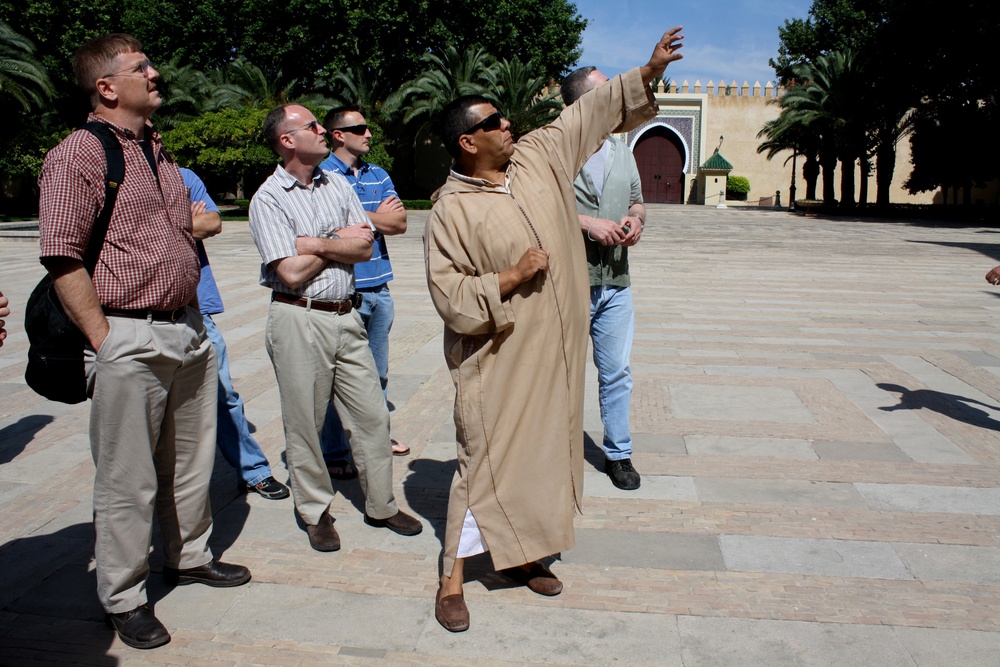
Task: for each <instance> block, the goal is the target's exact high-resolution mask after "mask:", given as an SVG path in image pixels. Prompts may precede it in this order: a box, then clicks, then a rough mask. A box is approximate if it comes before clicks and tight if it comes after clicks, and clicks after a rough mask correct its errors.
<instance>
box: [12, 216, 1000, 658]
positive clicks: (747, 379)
mask: <svg viewBox="0 0 1000 667" xmlns="http://www.w3.org/2000/svg"><path fill="white" fill-rule="evenodd" d="M425 220H426V213H422V212H414V213H411V216H410V231H409V232H408V233H407V234H406V236H404V237H402V238H394V239H391V241H390V246H391V253H392V256H393V264H394V268H395V272H396V280H395V281H394V282H393V284H392V291H393V295H394V297H395V299H396V315H397V320H396V324H395V326H394V328H393V331H392V343H391V349H392V354H391V381H390V389H389V395H390V399H391V401H392V403H393V405H394V412H393V425H394V434H395V435H396V437H398V438H399V439H400V440H403V441H405V442H407V443H408V444H410V446H411V447H412V449H413V454H412V455H411V456H410V457H408V458H405V459H402V458H397V459H396V461H395V463H396V481H397V496H398V498H399V500H400V503H401V504H402V505H403V506H404V507H408V508H410V509H411V510H412V511H413V512H414V513H416V514H417V515H418V516H420V517H421V519H422V520H423V521H424V522H425V524H426V525H427V530H425V532H424V534H422V535H421V536H420V537H418V538H410V539H407V538H401V537H399V536H396V535H393V534H391V533H387V532H386V531H379V530H376V529H372V528H369V527H367V526H365V525H364V524H363V522H362V521H361V516H360V511H359V509H358V503H359V497H360V493H359V489H358V487H357V486H356V484H354V483H342V484H340V485H339V486H338V490H339V491H340V492H341V494H340V495H338V498H337V502H336V504H335V507H334V512H335V514H336V516H337V517H338V523H337V526H338V529H339V530H340V533H341V536H342V538H343V541H344V549H343V550H341V551H340V552H337V553H335V554H320V553H317V552H314V551H312V550H310V549H309V547H308V543H307V541H306V537H305V534H304V533H303V532H302V531H301V530H300V529H299V528H298V527H297V526H296V524H295V520H294V517H293V508H292V504H291V501H290V500H286V501H278V502H272V501H265V500H263V499H261V498H259V497H256V496H253V497H247V496H244V495H241V494H238V493H236V491H235V488H236V477H235V474H234V473H233V471H232V470H230V469H228V467H227V466H226V464H225V462H223V461H222V460H221V459H219V460H218V461H217V463H216V470H215V476H214V478H213V492H212V497H213V507H214V510H215V514H216V527H215V533H214V537H213V544H214V546H215V549H216V551H217V552H220V553H224V555H225V558H227V559H229V560H232V561H234V562H240V563H245V564H247V565H248V566H250V567H251V569H252V570H253V575H254V579H253V581H252V582H251V583H250V584H249V585H248V586H245V587H242V588H239V589H234V590H222V591H220V590H213V589H206V588H203V587H184V588H179V589H176V590H173V591H169V590H167V589H166V588H165V587H164V586H163V585H162V583H161V582H160V580H159V576H158V570H159V568H160V563H161V560H160V557H159V554H158V553H157V552H156V550H155V549H154V553H153V556H152V563H153V568H154V570H155V571H156V572H154V574H153V576H152V577H151V579H150V595H151V599H152V600H153V601H154V602H155V604H156V609H157V613H158V615H159V616H160V617H161V618H162V619H163V621H164V622H165V623H166V624H167V626H168V627H169V628H170V630H171V632H172V634H173V641H172V642H171V643H170V644H169V645H167V646H165V647H163V648H161V649H157V650H155V651H145V652H141V651H135V650H132V649H129V648H127V647H125V646H124V645H122V644H121V642H119V641H118V640H117V639H116V638H114V636H113V635H112V633H111V632H110V631H109V630H107V629H106V628H105V626H104V624H103V620H102V619H103V614H102V612H101V609H100V607H99V605H98V604H97V600H96V595H95V593H94V573H93V557H92V550H93V532H92V529H91V527H90V523H89V522H90V515H91V501H90V496H91V492H92V485H93V481H92V480H93V476H92V475H93V467H92V463H91V461H90V456H89V448H88V444H87V438H86V423H87V407H86V406H64V405H59V404H54V403H48V402H46V401H44V400H41V399H39V398H38V397H37V396H35V395H34V394H33V393H31V391H30V390H28V389H27V388H26V387H25V385H24V383H23V380H22V374H23V370H24V359H25V350H26V345H25V342H24V339H23V334H22V330H21V325H20V320H21V317H22V316H23V304H24V302H25V300H26V299H27V296H28V293H29V292H30V289H31V288H32V287H33V285H34V284H35V283H36V282H37V280H38V279H39V278H40V276H41V268H40V266H39V264H38V262H37V258H36V256H37V246H36V245H35V244H34V243H32V242H30V241H24V240H20V241H13V240H9V239H0V289H2V290H3V292H4V293H5V294H7V295H8V296H9V297H10V298H11V301H12V303H13V309H14V311H15V312H14V314H13V315H12V317H11V318H10V321H9V322H8V328H9V330H10V336H9V338H8V341H7V343H6V344H5V346H4V347H3V349H2V350H0V665H28V664H40V665H56V664H58V665H69V664H81V665H119V664H120V665H313V664H315V665H319V664H324V665H325V664H346V665H363V664H393V665H427V664H439V665H466V664H470V663H476V664H482V665H515V664H517V665H520V664H534V663H539V664H549V665H609V664H622V665H685V666H688V667H691V666H694V665H757V664H760V665H859V664H877V665H897V664H898V665H921V666H935V665H995V664H1000V657H998V656H1000V575H998V574H997V572H998V570H997V568H998V566H1000V338H998V336H997V329H998V324H1000V300H998V299H1000V290H997V289H995V288H991V287H990V286H988V285H987V284H986V283H985V282H984V281H983V279H982V276H983V275H984V274H985V273H986V271H987V270H988V269H989V268H990V267H992V266H993V265H994V264H996V263H997V262H998V260H1000V246H998V244H997V241H998V237H997V236H996V234H997V233H998V232H997V231H996V230H995V229H993V228H987V227H972V226H962V225H954V224H945V225H941V226H934V225H930V224H925V223H916V222H906V221H901V222H879V221H871V220H852V219H821V218H804V217H797V216H794V215H790V214H788V213H785V212H781V211H771V210H749V209H736V208H730V209H728V210H717V209H714V208H701V207H689V206H684V207H666V206H651V207H650V216H649V223H648V224H647V226H646V234H645V236H644V237H643V240H642V242H641V244H640V245H639V246H638V247H637V248H636V249H635V251H634V252H633V253H632V256H633V259H632V262H633V274H634V277H633V280H634V282H633V286H634V293H635V301H636V307H637V316H636V340H635V346H634V350H633V368H634V373H635V377H636V388H635V392H634V400H633V407H632V424H633V429H634V431H635V449H636V454H635V463H636V467H637V468H638V469H639V471H640V472H641V473H643V486H642V488H641V489H640V490H639V491H637V492H633V493H628V492H622V491H619V490H618V489H615V488H614V487H613V486H612V485H611V484H610V483H609V482H608V480H607V478H606V477H605V476H604V475H603V473H602V472H601V469H602V462H601V453H600V450H599V447H598V445H597V444H595V443H599V442H600V440H601V424H600V415H599V412H598V409H597V401H596V375H595V372H594V369H593V367H590V368H589V369H588V375H587V382H588V387H587V389H588V392H587V407H586V415H585V419H586V423H585V427H586V440H585V441H586V443H587V475H586V479H585V487H586V488H585V496H586V500H585V507H584V514H583V515H582V516H579V517H578V518H577V522H576V525H577V532H578V543H577V546H576V547H575V548H574V549H573V550H572V551H570V552H568V553H566V554H563V558H562V562H561V563H557V564H556V565H555V570H556V572H557V573H558V574H559V575H560V576H561V577H562V578H563V580H564V582H565V585H566V588H565V591H564V593H563V594H562V595H560V596H559V597H557V598H552V599H548V598H541V597H538V596H535V595H532V594H531V593H529V592H528V591H526V590H525V589H520V588H511V587H510V584H509V582H507V581H506V580H505V579H503V578H502V577H499V576H497V575H495V574H492V573H491V572H490V567H489V564H488V561H484V560H482V559H480V561H479V562H477V563H474V564H473V565H474V567H472V566H471V565H470V570H471V572H470V577H471V579H472V580H470V581H469V582H468V584H467V586H466V596H467V599H468V603H469V606H470V609H471V612H472V623H473V625H472V629H471V630H470V631H469V632H467V633H464V634H460V635H451V634H449V633H447V632H445V631H444V630H443V629H441V628H440V627H439V626H438V625H437V623H436V622H435V621H434V618H433V613H432V600H433V594H434V589H435V586H436V584H435V582H436V575H437V567H438V555H439V550H440V540H441V533H442V530H443V520H444V516H445V506H446V502H447V487H448V483H449V480H450V477H451V474H452V472H453V470H454V443H453V428H454V427H453V425H452V422H451V402H452V398H453V389H452V385H451V380H450V378H449V376H448V373H447V371H446V369H445V368H444V364H443V359H442V354H441V325H440V322H439V320H438V318H437V315H436V314H435V312H434V310H433V308H432V307H431V305H430V303H429V300H428V298H427V293H426V287H425V282H424V278H423V259H422V251H421V240H420V237H421V234H422V229H423V224H424V221H425ZM208 249H209V254H210V256H211V258H212V263H213V267H214V269H215V274H216V278H217V280H218V281H219V285H220V288H221V290H222V293H223V297H224V300H225V302H226V306H227V311H226V313H225V314H223V315H221V316H219V317H218V318H217V319H216V321H217V322H218V324H219V326H220V328H221V329H222V331H223V332H224V334H225V336H226V340H227V343H228V345H229V353H230V357H231V360H232V365H233V375H234V378H235V382H236V386H237V388H238V389H239V391H240V392H241V393H242V394H243V396H244V399H245V400H246V402H247V414H248V416H249V418H250V420H251V422H252V423H253V425H254V427H255V429H256V436H257V438H258V439H259V441H260V442H261V444H262V445H263V447H264V449H265V451H266V453H267V454H268V457H269V458H270V460H271V462H272V465H273V466H274V467H275V470H276V472H277V474H278V477H279V478H281V479H287V472H286V471H285V469H284V464H283V461H282V449H283V442H282V435H281V421H280V420H281V415H280V411H279V409H278V402H277V390H276V387H275V383H274V375H273V372H272V370H271V367H270V363H269V362H268V360H267V356H266V353H265V352H264V348H263V337H262V336H263V333H262V331H263V325H264V319H265V313H266V309H267V301H268V294H267V292H266V291H265V290H264V289H263V288H261V287H259V286H258V285H257V284H256V279H257V266H258V263H259V260H258V256H257V253H256V250H255V249H254V247H253V245H252V243H251V241H250V237H249V233H248V231H247V228H246V225H245V223H228V224H227V227H226V231H225V233H224V234H223V235H221V236H219V237H216V238H214V239H210V240H209V242H208Z"/></svg>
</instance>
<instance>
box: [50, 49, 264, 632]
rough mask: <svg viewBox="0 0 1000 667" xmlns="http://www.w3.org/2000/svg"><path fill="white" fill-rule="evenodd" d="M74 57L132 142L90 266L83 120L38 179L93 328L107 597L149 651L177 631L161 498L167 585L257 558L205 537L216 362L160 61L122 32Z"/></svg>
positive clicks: (88, 139)
mask: <svg viewBox="0 0 1000 667" xmlns="http://www.w3.org/2000/svg"><path fill="white" fill-rule="evenodd" d="M73 71H74V73H75V75H76V80H77V83H78V84H79V85H80V87H81V88H82V89H83V90H84V92H85V93H86V94H88V95H89V97H90V101H91V104H92V108H93V112H92V113H91V114H90V117H89V120H90V121H94V122H99V123H106V124H107V126H108V128H109V129H110V130H111V132H112V133H113V134H114V136H115V137H116V138H117V139H118V141H119V142H120V143H121V148H122V152H123V158H124V163H125V175H124V178H123V179H122V182H121V183H120V184H119V186H118V196H117V200H116V203H115V207H114V212H113V214H112V216H111V219H110V222H109V225H108V230H107V235H106V240H105V243H104V246H103V248H102V251H101V255H100V261H99V262H98V263H97V266H96V268H95V270H94V273H93V276H90V275H88V273H87V269H86V268H85V267H84V264H83V254H84V252H85V249H86V247H87V243H88V241H89V239H90V234H91V230H92V229H93V226H94V222H95V219H96V217H97V214H98V211H100V210H101V209H102V207H103V204H104V195H105V176H106V170H107V159H106V157H105V152H104V149H103V147H102V145H101V143H100V141H99V140H98V139H97V138H96V137H95V136H94V135H92V134H91V133H90V132H87V131H84V130H78V131H76V132H74V133H72V134H71V135H69V137H67V138H66V139H65V140H64V141H63V142H62V143H61V144H59V145H58V146H57V147H55V148H54V149H52V150H51V151H49V154H48V155H47V156H46V157H45V163H44V165H43V166H42V173H41V175H40V176H39V179H38V183H39V188H40V196H39V217H38V220H39V232H40V237H41V238H40V241H41V261H42V263H43V264H44V265H45V267H46V269H48V271H49V273H50V275H51V276H52V279H53V284H54V285H55V289H56V292H57V293H58V295H59V300H60V301H61V302H62V304H63V306H64V307H65V309H66V312H67V314H68V315H69V317H70V319H71V320H72V321H73V322H74V323H75V324H76V325H77V326H78V327H79V329H80V331H81V332H82V333H83V335H84V337H85V338H86V339H87V342H88V348H87V351H86V365H87V374H88V383H89V384H90V387H91V388H92V392H93V395H92V399H93V400H92V403H91V410H90V446H91V451H92V453H93V458H94V465H95V468H96V475H95V479H94V539H95V545H94V553H95V560H96V563H97V594H98V598H99V599H100V602H101V604H102V606H103V607H104V609H105V611H106V612H107V614H108V617H107V620H108V624H109V625H110V626H111V627H112V628H114V630H115V631H116V632H117V633H118V637H119V638H120V639H121V640H122V641H123V642H124V643H125V644H127V645H129V646H132V647H134V648H142V649H147V648H154V647H157V646H162V645H163V644H166V643H167V642H169V641H170V634H169V633H168V632H167V629H166V628H165V627H164V626H163V624H162V623H160V621H159V620H158V619H157V618H156V616H155V615H154V614H153V611H152V610H151V609H150V608H149V606H147V597H146V579H147V577H148V575H149V547H150V538H151V534H152V529H153V512H154V508H155V511H156V514H157V518H158V519H159V525H160V531H161V533H162V534H163V541H164V561H165V564H164V568H163V577H164V579H165V580H166V582H167V584H168V585H175V586H176V585H179V584H191V583H202V584H206V585H209V586H239V585H241V584H245V583H246V582H248V581H249V580H250V571H249V570H248V569H247V568H245V567H243V566H241V565H230V564H227V563H221V562H219V561H217V560H215V559H214V558H213V555H212V551H211V549H210V548H209V546H208V540H209V536H210V535H211V533H212V508H211V506H210V504H209V497H208V489H209V481H210V480H211V477H212V468H213V466H214V463H215V433H216V431H215V427H216V394H217V391H218V390H217V387H216V385H217V382H218V379H217V373H216V371H217V368H216V361H215V353H214V351H213V349H212V343H211V341H209V339H208V337H207V336H206V335H205V327H204V324H203V322H202V318H201V314H200V313H199V312H198V300H197V296H196V293H197V288H198V279H199V275H200V270H199V263H198V255H197V253H196V251H195V242H194V238H193V237H192V226H191V206H190V203H189V200H188V189H187V187H185V185H184V180H183V179H182V177H181V173H180V170H179V169H178V167H177V164H176V163H175V162H174V160H173V158H172V157H171V156H170V155H169V154H168V153H167V151H166V150H165V149H164V147H163V144H162V142H161V141H160V137H159V135H158V134H157V133H156V132H155V131H154V130H153V128H152V126H151V125H150V124H149V123H148V120H149V117H150V115H151V114H152V113H153V112H154V111H156V109H158V108H159V107H160V105H161V104H162V100H161V99H160V94H159V92H158V91H157V86H156V83H157V78H158V76H159V74H158V73H157V71H156V70H155V69H154V68H153V66H152V65H150V63H149V60H147V58H146V56H145V55H144V54H143V52H142V45H141V44H140V43H139V41H138V40H136V39H135V38H134V37H132V36H131V35H123V34H113V35H106V36H104V37H99V38H97V39H95V40H92V41H90V42H88V43H87V44H84V45H83V46H82V47H80V49H79V50H78V51H77V53H76V55H75V56H74V57H73Z"/></svg>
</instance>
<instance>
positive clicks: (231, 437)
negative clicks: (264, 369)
mask: <svg viewBox="0 0 1000 667" xmlns="http://www.w3.org/2000/svg"><path fill="white" fill-rule="evenodd" d="M202 317H203V318H204V320H205V332H206V333H207V334H208V339H209V340H211V341H212V347H214V348H215V357H216V359H218V361H219V425H218V429H217V433H216V440H215V442H216V445H217V446H218V447H219V451H220V452H222V457H223V458H224V459H226V461H227V462H229V465H231V466H233V467H234V468H236V470H238V471H239V473H240V477H241V478H242V479H243V481H244V482H245V483H247V484H249V485H251V486H253V485H255V484H259V483H260V482H263V481H264V480H265V479H267V478H268V477H270V476H271V466H270V465H269V464H268V462H267V457H266V456H264V452H262V451H261V449H260V445H258V444H257V441H256V440H254V439H253V436H252V435H250V425H249V424H247V418H246V415H244V414H243V399H242V398H240V395H239V394H237V393H236V390H235V389H233V379H232V378H231V377H230V376H229V356H228V355H227V354H226V341H225V340H223V339H222V332H220V331H219V328H218V327H217V326H215V322H213V321H212V316H211V315H202Z"/></svg>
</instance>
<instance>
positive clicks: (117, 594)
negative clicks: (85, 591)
mask: <svg viewBox="0 0 1000 667" xmlns="http://www.w3.org/2000/svg"><path fill="white" fill-rule="evenodd" d="M108 323H109V324H110V326H111V330H110V332H109V333H108V337H107V339H105V341H104V343H102V344H101V349H100V352H98V353H97V354H96V355H95V354H94V352H93V351H92V350H88V351H87V372H88V381H89V382H91V383H92V387H93V402H92V403H91V409H90V447H91V453H92V455H93V457H94V465H95V466H96V469H97V472H96V475H95V478H94V531H95V555H96V561H97V595H98V597H99V598H100V601H101V604H102V605H103V606H104V609H105V610H106V611H108V612H109V613H120V612H125V611H129V610H132V609H135V608H136V607H138V606H139V605H142V604H145V602H146V578H147V576H148V574H149V562H148V558H149V548H150V542H151V538H152V525H153V511H154V506H155V510H156V514H157V517H158V519H159V523H160V530H161V531H162V533H163V542H164V547H165V550H166V552H165V554H164V559H165V564H166V565H167V566H169V567H174V568H190V567H198V566H200V565H204V564H206V563H208V562H209V561H211V560H212V552H211V550H210V549H209V547H208V538H209V535H211V533H212V511H211V506H210V503H209V498H208V485H209V480H210V479H211V477H212V468H213V466H214V463H215V425H216V399H217V394H218V387H217V383H218V379H217V373H218V371H217V367H216V362H215V352H214V351H213V349H212V344H211V342H209V340H208V338H207V337H206V336H205V329H204V326H203V325H202V320H201V315H200V314H199V313H198V312H197V310H195V309H192V308H188V309H187V314H186V315H185V317H183V318H182V319H181V320H179V321H178V322H152V321H148V320H135V319H129V318H124V317H109V318H108Z"/></svg>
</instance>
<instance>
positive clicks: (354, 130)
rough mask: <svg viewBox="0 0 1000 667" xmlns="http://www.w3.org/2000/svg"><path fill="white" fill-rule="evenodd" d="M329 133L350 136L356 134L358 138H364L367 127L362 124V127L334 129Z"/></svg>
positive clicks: (352, 126) (351, 126) (353, 126)
mask: <svg viewBox="0 0 1000 667" xmlns="http://www.w3.org/2000/svg"><path fill="white" fill-rule="evenodd" d="M330 131H331V132H350V133H351V134H356V135H358V136H359V137H363V136H365V133H366V132H368V126H367V125H364V124H362V125H348V126H347V127H335V128H333V129H332V130H330Z"/></svg>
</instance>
